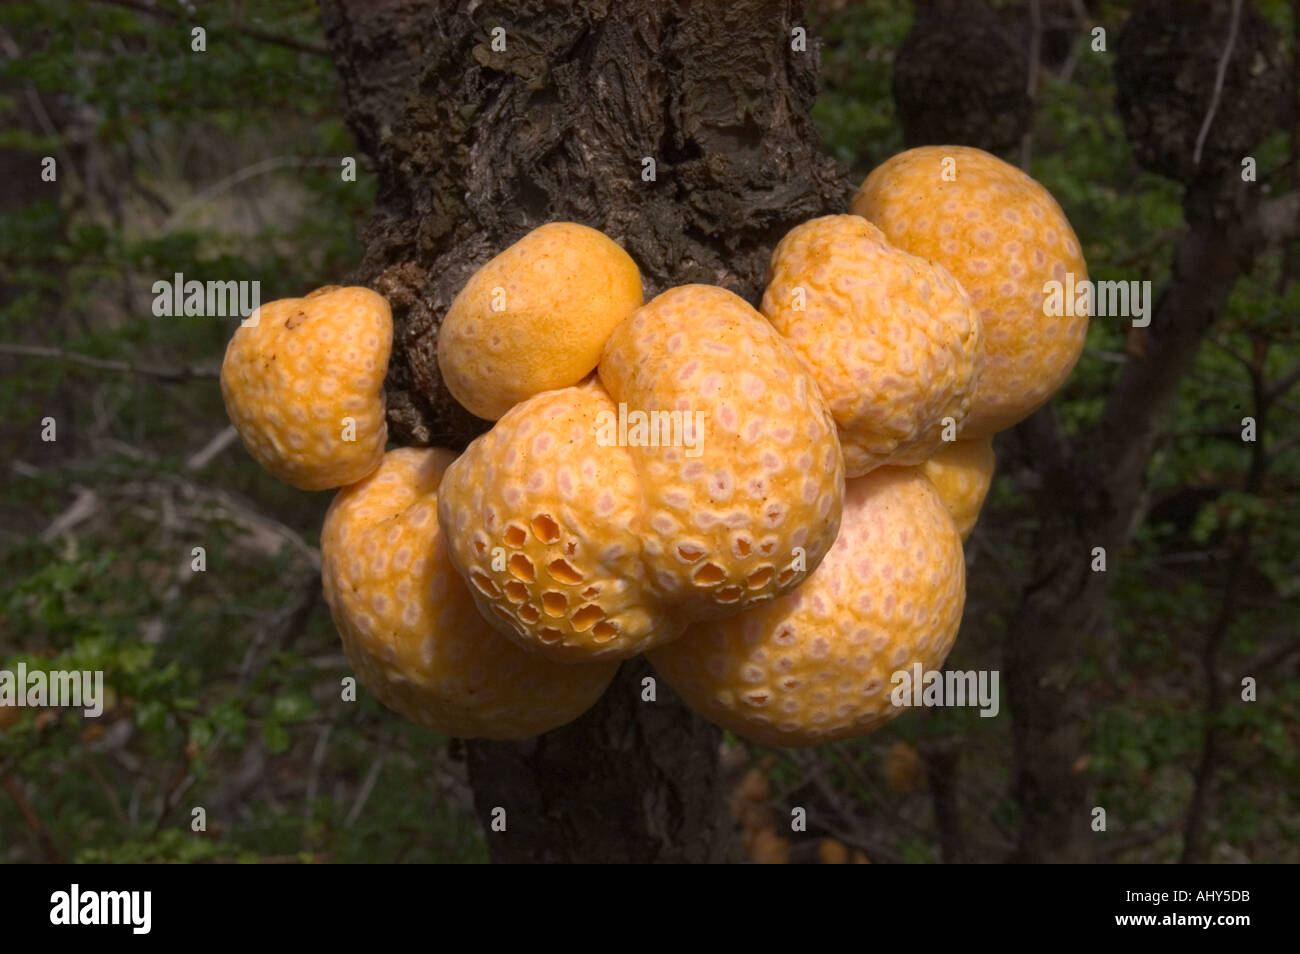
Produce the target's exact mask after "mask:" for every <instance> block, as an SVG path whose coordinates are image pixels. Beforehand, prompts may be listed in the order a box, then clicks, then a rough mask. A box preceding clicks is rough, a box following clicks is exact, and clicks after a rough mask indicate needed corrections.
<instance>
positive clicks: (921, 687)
mask: <svg viewBox="0 0 1300 954" xmlns="http://www.w3.org/2000/svg"><path fill="white" fill-rule="evenodd" d="M889 681H890V683H891V684H892V685H893V687H894V689H893V691H892V692H891V693H890V694H889V701H890V702H892V703H893V704H894V705H895V706H897V707H898V708H908V707H913V706H914V707H916V708H918V709H919V708H922V707H924V708H936V707H937V708H948V707H950V706H979V710H980V718H982V719H991V718H993V717H994V716H996V715H997V714H998V709H999V708H1000V703H999V702H998V671H997V670H996V669H993V670H988V669H980V670H978V671H976V670H958V669H949V670H946V671H944V672H940V671H938V670H936V669H931V670H923V669H922V668H921V664H920V663H913V664H912V668H911V669H899V670H898V671H897V672H895V673H894V674H893V675H892V676H890V677H889Z"/></svg>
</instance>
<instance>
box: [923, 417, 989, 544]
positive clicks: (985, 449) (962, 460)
mask: <svg viewBox="0 0 1300 954" xmlns="http://www.w3.org/2000/svg"><path fill="white" fill-rule="evenodd" d="M995 464H996V460H995V458H994V455H993V438H991V437H986V438H983V439H982V440H976V441H953V443H951V444H947V445H945V446H944V447H943V449H942V450H940V451H939V452H938V453H937V454H935V455H934V456H933V457H931V458H930V459H929V460H927V461H926V462H925V463H924V464H922V465H921V467H920V470H921V473H923V474H925V476H926V478H927V479H929V481H930V483H932V484H934V489H935V490H937V491H938V492H939V499H940V500H942V501H943V505H944V506H945V507H947V508H948V514H949V516H951V517H952V521H953V523H954V524H955V525H956V526H957V532H958V533H959V534H961V538H962V540H965V539H966V538H967V537H969V536H970V535H971V531H972V530H974V529H975V522H976V521H977V520H978V519H979V515H980V509H981V508H982V507H983V506H984V498H985V497H986V496H987V495H988V492H989V485H990V484H991V483H992V482H993V469H994V466H995Z"/></svg>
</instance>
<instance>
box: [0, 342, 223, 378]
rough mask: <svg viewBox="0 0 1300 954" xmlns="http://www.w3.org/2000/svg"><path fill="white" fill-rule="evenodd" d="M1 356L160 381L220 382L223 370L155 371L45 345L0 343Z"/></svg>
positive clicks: (195, 368)
mask: <svg viewBox="0 0 1300 954" xmlns="http://www.w3.org/2000/svg"><path fill="white" fill-rule="evenodd" d="M0 354H15V355H24V356H27V357H32V358H53V359H55V360H57V361H68V362H70V363H72V364H80V365H84V366H86V367H88V368H98V369H100V370H102V371H118V372H122V373H125V374H139V375H143V376H144V377H147V378H157V379H158V380H159V381H190V380H193V379H195V378H219V377H221V369H220V368H215V367H211V366H207V365H190V366H188V367H184V366H183V367H179V368H156V367H147V366H145V365H139V364H131V363H130V362H127V361H113V360H111V359H108V358H93V357H91V356H90V355H88V354H78V353H76V352H75V351H63V350H61V349H59V348H47V347H45V346H44V345H20V344H9V343H7V342H0Z"/></svg>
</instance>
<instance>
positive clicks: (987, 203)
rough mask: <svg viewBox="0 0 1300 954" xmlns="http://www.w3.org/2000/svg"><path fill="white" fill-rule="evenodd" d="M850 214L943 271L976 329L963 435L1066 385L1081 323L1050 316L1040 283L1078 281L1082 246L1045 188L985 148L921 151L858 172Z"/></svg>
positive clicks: (1019, 412) (1028, 408) (1083, 271)
mask: <svg viewBox="0 0 1300 954" xmlns="http://www.w3.org/2000/svg"><path fill="white" fill-rule="evenodd" d="M850 208H851V210H852V211H853V213H854V214H856V215H861V216H863V217H864V218H866V219H869V220H870V221H871V222H873V223H875V224H876V225H877V226H879V227H880V229H881V231H882V232H884V233H885V236H886V237H887V238H888V239H889V241H890V242H892V243H893V244H894V245H896V246H898V247H899V248H901V249H903V250H904V251H906V252H910V253H911V254H913V255H917V256H920V257H922V258H926V259H929V260H930V261H932V262H937V263H939V264H941V265H943V266H945V267H946V268H947V269H948V270H949V271H950V272H952V274H953V275H955V276H956V277H957V280H958V281H960V282H961V283H962V286H963V287H964V288H965V289H966V293H967V294H968V295H970V299H971V302H972V304H973V305H974V306H975V309H976V311H977V312H978V313H979V316H980V319H981V321H982V322H983V326H984V346H985V366H984V371H983V374H982V375H981V377H980V381H979V385H978V387H977V388H976V392H975V401H974V404H973V406H972V408H971V412H970V417H969V419H968V420H967V422H966V426H965V428H964V429H963V430H962V431H961V433H960V434H959V435H958V436H959V437H962V438H978V437H988V436H989V435H991V434H994V433H996V432H998V431H1002V430H1006V429H1007V428H1009V427H1011V426H1012V425H1014V424H1017V423H1019V422H1020V421H1022V420H1024V419H1025V418H1026V417H1028V416H1029V415H1030V414H1032V413H1033V412H1034V411H1035V410H1036V409H1037V408H1038V407H1040V406H1041V405H1042V404H1044V403H1045V402H1046V401H1047V400H1048V398H1050V397H1051V396H1052V394H1053V393H1054V392H1055V391H1056V390H1057V388H1059V387H1060V386H1061V384H1062V383H1064V381H1065V379H1066V377H1068V376H1069V374H1070V371H1071V369H1073V367H1074V364H1075V362H1076V361H1077V360H1078V358H1079V354H1080V353H1081V352H1082V350H1083V342H1084V337H1085V336H1086V334H1087V330H1088V316H1087V315H1086V314H1073V315H1061V316H1049V315H1047V314H1046V312H1045V309H1044V298H1045V294H1044V286H1045V285H1046V283H1047V282H1049V281H1058V282H1061V283H1063V284H1064V283H1066V282H1067V280H1068V279H1067V275H1073V277H1074V283H1075V285H1076V286H1077V285H1079V284H1080V283H1081V282H1084V281H1086V280H1087V277H1088V273H1087V265H1086V263H1085V262H1084V260H1083V253H1082V251H1081V249H1080V246H1079V240H1078V238H1077V237H1076V236H1075V234H1074V230H1073V229H1072V228H1071V227H1070V223H1069V221H1067V220H1066V218H1065V213H1064V212H1062V211H1061V207H1060V206H1059V205H1058V204H1057V203H1056V200H1055V199H1053V198H1052V195H1051V193H1049V192H1048V191H1047V189H1045V188H1044V187H1043V186H1042V185H1040V184H1039V183H1038V182H1036V181H1035V180H1034V179H1032V178H1030V177H1029V176H1028V175H1026V174H1025V173H1023V172H1021V171H1020V170H1019V169H1017V168H1016V167H1015V166H1012V165H1009V164H1008V163H1006V162H1003V161H1002V160H1001V159H998V158H997V157H996V156H992V155H990V154H988V153H987V152H984V151H982V150H979V149H974V148H971V147H968V146H922V147H920V148H917V149H909V150H907V151H906V152H903V153H900V154H898V155H896V156H894V157H893V158H891V159H888V160H886V161H885V162H884V163H882V164H881V165H880V166H878V167H877V168H876V169H875V170H873V171H872V172H871V174H870V175H868V176H867V178H866V180H865V181H864V182H863V183H862V187H861V188H860V189H859V190H858V193H857V195H856V196H854V198H853V202H852V205H851V207H850Z"/></svg>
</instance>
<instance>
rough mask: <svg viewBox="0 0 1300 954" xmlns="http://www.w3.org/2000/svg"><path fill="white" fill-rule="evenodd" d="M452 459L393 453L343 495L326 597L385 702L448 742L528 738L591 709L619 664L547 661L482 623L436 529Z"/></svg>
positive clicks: (325, 535) (333, 526)
mask: <svg viewBox="0 0 1300 954" xmlns="http://www.w3.org/2000/svg"><path fill="white" fill-rule="evenodd" d="M454 457H455V455H454V454H452V453H451V452H450V451H444V450H435V449H414V448H403V449H400V450H394V451H390V452H389V453H387V454H385V455H384V457H383V460H382V462H381V464H380V466H379V469H378V470H376V471H375V472H374V473H372V474H371V475H370V476H369V477H367V478H365V479H363V480H361V481H360V482H358V483H355V484H353V485H351V486H349V487H345V488H344V489H342V490H340V491H339V492H338V494H337V495H336V497H335V498H334V501H333V503H332V504H331V506H330V509H329V512H328V513H327V515H326V517H325V525H324V529H323V530H322V532H321V578H322V582H323V585H324V593H325V599H326V602H327V603H328V604H329V608H330V612H331V615H332V616H333V617H334V623H335V626H336V627H337V628H338V631H339V634H340V635H341V636H342V639H343V648H344V650H345V651H346V652H347V655H348V659H349V660H350V661H351V663H352V666H353V668H354V669H355V671H356V673H357V675H358V676H359V677H360V679H361V681H362V683H363V684H365V685H366V686H367V687H368V688H369V689H370V691H371V692H373V693H374V694H375V695H376V696H378V697H379V699H380V701H382V702H383V703H384V704H385V705H386V706H388V707H389V708H391V709H394V710H396V711H397V712H399V713H401V714H402V715H404V716H406V717H407V718H409V719H412V720H413V721H415V722H417V723H419V724H420V725H423V726H425V727H427V728H429V729H432V730H433V731H435V732H439V733H442V734H444V735H450V736H456V737H460V738H488V739H523V738H529V737H531V736H534V735H538V734H540V733H542V732H547V731H549V730H551V729H554V728H557V727H558V726H561V725H564V724H565V723H567V722H570V721H572V720H573V719H575V718H577V717H578V716H579V715H581V714H582V713H583V712H585V711H586V710H587V709H588V708H590V707H591V705H592V704H593V703H595V701H596V700H597V699H598V698H599V697H600V695H601V693H603V692H604V691H605V689H606V687H607V686H608V685H609V682H610V680H611V679H612V678H613V676H614V672H615V670H616V668H617V666H616V664H611V663H592V664H589V665H585V666H566V665H564V664H561V663H556V662H552V661H550V660H547V659H543V658H542V657H540V656H537V655H535V654H532V653H529V652H526V651H525V650H523V649H520V648H519V647H518V646H516V645H514V644H513V643H511V642H510V641H509V640H508V639H505V638H504V637H502V636H500V635H499V634H498V633H497V632H495V631H494V630H493V629H492V628H491V627H490V626H489V625H488V624H487V623H486V622H485V621H484V619H483V617H482V616H480V615H479V612H478V610H477V609H476V608H475V606H474V601H473V599H472V598H471V596H470V593H469V591H468V590H467V589H466V588H465V584H464V582H463V581H462V580H461V578H460V576H459V575H458V574H457V572H456V570H455V568H454V567H453V566H452V565H451V562H450V560H449V559H448V556H447V549H446V535H445V534H444V533H442V532H441V531H440V529H439V523H438V512H437V511H438V483H439V481H440V480H441V478H442V476H443V473H444V471H445V470H446V468H447V465H448V464H450V463H451V461H452V460H453V459H454Z"/></svg>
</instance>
